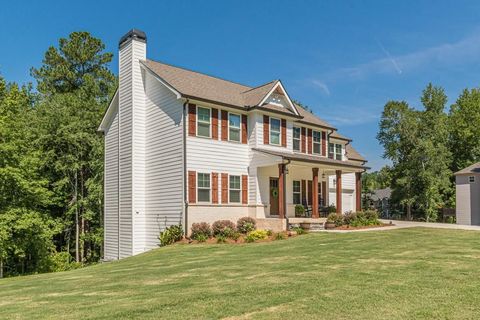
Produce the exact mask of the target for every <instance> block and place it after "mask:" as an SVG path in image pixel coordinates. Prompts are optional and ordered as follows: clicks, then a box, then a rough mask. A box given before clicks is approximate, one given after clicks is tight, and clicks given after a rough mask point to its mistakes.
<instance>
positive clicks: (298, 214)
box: [295, 204, 305, 217]
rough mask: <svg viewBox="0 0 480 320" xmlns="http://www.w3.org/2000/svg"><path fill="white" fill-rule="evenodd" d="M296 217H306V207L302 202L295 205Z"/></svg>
mask: <svg viewBox="0 0 480 320" xmlns="http://www.w3.org/2000/svg"><path fill="white" fill-rule="evenodd" d="M295 217H305V208H304V207H303V206H302V205H301V204H297V205H296V206H295Z"/></svg>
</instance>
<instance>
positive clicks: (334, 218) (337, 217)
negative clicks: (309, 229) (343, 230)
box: [327, 212, 344, 227]
mask: <svg viewBox="0 0 480 320" xmlns="http://www.w3.org/2000/svg"><path fill="white" fill-rule="evenodd" d="M327 221H328V222H333V223H335V226H336V227H340V226H342V225H343V223H344V222H343V215H341V214H336V213H333V212H332V213H330V214H329V215H328V217H327Z"/></svg>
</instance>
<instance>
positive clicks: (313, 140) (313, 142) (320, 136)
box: [312, 130, 322, 155]
mask: <svg viewBox="0 0 480 320" xmlns="http://www.w3.org/2000/svg"><path fill="white" fill-rule="evenodd" d="M315 132H317V133H318V134H319V136H318V137H319V139H320V140H319V142H315V137H314V136H315ZM315 144H318V151H319V152H315ZM312 154H317V155H321V154H322V131H318V130H312Z"/></svg>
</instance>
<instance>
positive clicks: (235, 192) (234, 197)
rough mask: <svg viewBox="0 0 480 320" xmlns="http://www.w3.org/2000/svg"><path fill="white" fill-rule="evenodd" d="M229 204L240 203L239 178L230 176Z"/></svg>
mask: <svg viewBox="0 0 480 320" xmlns="http://www.w3.org/2000/svg"><path fill="white" fill-rule="evenodd" d="M229 196H230V202H240V176H230V188H229Z"/></svg>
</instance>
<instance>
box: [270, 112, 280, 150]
mask: <svg viewBox="0 0 480 320" xmlns="http://www.w3.org/2000/svg"><path fill="white" fill-rule="evenodd" d="M280 125H281V121H280V119H275V118H270V144H277V145H279V144H280Z"/></svg>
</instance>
